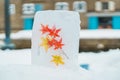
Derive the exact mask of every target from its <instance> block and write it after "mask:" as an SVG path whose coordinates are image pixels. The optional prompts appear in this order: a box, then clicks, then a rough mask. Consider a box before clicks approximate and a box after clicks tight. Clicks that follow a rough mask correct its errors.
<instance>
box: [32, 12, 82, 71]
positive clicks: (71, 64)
mask: <svg viewBox="0 0 120 80" xmlns="http://www.w3.org/2000/svg"><path fill="white" fill-rule="evenodd" d="M79 32H80V16H79V13H78V12H73V11H51V10H49V11H39V12H37V13H36V15H35V18H34V24H33V36H32V64H36V65H41V66H46V67H52V68H67V69H77V68H79V65H78V64H77V61H78V51H79Z"/></svg>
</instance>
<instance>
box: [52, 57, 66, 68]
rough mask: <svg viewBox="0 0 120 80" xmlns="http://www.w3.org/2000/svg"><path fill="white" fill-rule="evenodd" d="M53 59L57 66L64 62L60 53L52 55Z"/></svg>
mask: <svg viewBox="0 0 120 80" xmlns="http://www.w3.org/2000/svg"><path fill="white" fill-rule="evenodd" d="M52 58H53V59H52V60H51V62H54V63H55V64H56V66H58V65H59V64H62V65H63V64H64V61H63V58H62V56H60V55H52Z"/></svg>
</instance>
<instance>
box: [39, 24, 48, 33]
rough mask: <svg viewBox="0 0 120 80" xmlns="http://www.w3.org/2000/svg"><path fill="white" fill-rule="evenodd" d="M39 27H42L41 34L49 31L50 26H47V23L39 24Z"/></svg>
mask: <svg viewBox="0 0 120 80" xmlns="http://www.w3.org/2000/svg"><path fill="white" fill-rule="evenodd" d="M41 27H42V29H41V32H42V34H44V33H47V32H49V31H50V28H49V27H48V25H43V24H41Z"/></svg>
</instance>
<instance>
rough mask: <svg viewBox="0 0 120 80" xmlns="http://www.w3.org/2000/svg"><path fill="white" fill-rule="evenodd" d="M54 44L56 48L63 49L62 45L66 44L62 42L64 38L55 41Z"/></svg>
mask: <svg viewBox="0 0 120 80" xmlns="http://www.w3.org/2000/svg"><path fill="white" fill-rule="evenodd" d="M54 46H55V48H54V49H55V50H56V49H59V48H60V49H62V46H64V44H62V38H61V39H60V40H59V41H56V42H55V43H54Z"/></svg>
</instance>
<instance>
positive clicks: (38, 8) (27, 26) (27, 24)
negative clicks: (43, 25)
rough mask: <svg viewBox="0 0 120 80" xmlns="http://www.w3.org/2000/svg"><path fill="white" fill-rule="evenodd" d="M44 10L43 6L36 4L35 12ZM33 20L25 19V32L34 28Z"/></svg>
mask: <svg viewBox="0 0 120 80" xmlns="http://www.w3.org/2000/svg"><path fill="white" fill-rule="evenodd" d="M41 10H43V5H42V4H35V12H37V11H41ZM33 21H34V19H33V18H24V19H23V29H24V30H31V29H32V26H33Z"/></svg>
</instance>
